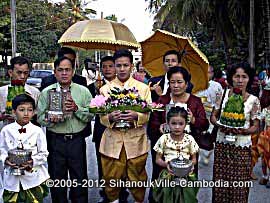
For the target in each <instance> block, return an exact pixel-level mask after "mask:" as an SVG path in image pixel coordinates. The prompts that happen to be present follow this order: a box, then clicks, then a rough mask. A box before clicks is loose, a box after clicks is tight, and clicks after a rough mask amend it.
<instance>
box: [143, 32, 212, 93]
mask: <svg viewBox="0 0 270 203" xmlns="http://www.w3.org/2000/svg"><path fill="white" fill-rule="evenodd" d="M141 47H142V64H143V66H144V67H145V68H146V69H147V70H148V71H149V72H150V74H151V75H152V76H160V75H164V74H165V72H164V68H163V55H164V54H165V52H166V51H169V50H177V51H179V52H180V54H181V56H182V57H181V65H182V66H183V67H184V68H186V69H187V70H188V71H189V72H190V74H191V82H192V84H193V85H194V88H193V92H197V91H199V90H204V89H206V88H207V87H208V65H209V63H208V60H207V58H206V56H205V55H204V54H203V53H202V52H201V51H200V50H199V49H198V48H197V47H196V45H195V44H194V43H193V42H192V41H191V40H190V39H189V38H187V37H182V36H179V35H176V34H173V33H170V32H167V31H164V30H156V31H155V33H154V34H153V35H152V36H150V37H149V38H148V39H146V40H145V41H143V42H141Z"/></svg>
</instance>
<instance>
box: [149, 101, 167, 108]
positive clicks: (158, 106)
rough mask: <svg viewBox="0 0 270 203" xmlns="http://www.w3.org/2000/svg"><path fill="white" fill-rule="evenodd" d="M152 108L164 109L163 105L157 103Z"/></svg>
mask: <svg viewBox="0 0 270 203" xmlns="http://www.w3.org/2000/svg"><path fill="white" fill-rule="evenodd" d="M151 106H152V108H162V107H164V105H163V104H157V103H155V102H153V103H152V104H151Z"/></svg>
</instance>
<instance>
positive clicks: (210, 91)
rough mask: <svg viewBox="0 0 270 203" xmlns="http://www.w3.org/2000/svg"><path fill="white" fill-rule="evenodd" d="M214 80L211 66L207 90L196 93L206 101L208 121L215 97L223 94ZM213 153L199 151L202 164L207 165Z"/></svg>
mask: <svg viewBox="0 0 270 203" xmlns="http://www.w3.org/2000/svg"><path fill="white" fill-rule="evenodd" d="M213 78H214V68H213V66H210V65H209V66H208V81H209V82H208V88H207V89H206V90H203V91H200V92H198V93H197V96H198V97H206V98H207V101H205V102H204V103H203V105H204V109H205V112H206V116H207V118H208V119H210V116H211V112H212V108H213V106H214V105H215V103H216V99H217V96H221V95H222V92H223V88H222V86H221V84H220V83H218V82H216V81H214V80H213ZM213 127H214V126H213V125H212V124H211V123H210V126H209V129H208V131H209V132H211V131H212V129H213ZM212 153H213V151H210V152H208V151H205V150H201V155H202V156H201V159H202V161H203V163H204V164H206V165H207V164H208V163H209V158H210V156H211V155H212Z"/></svg>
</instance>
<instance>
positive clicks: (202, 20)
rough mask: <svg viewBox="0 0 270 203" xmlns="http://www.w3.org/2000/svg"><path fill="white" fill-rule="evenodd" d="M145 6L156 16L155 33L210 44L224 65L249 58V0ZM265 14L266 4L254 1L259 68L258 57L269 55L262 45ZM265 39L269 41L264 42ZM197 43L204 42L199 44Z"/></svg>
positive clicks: (158, 1) (172, 0)
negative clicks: (220, 53)
mask: <svg viewBox="0 0 270 203" xmlns="http://www.w3.org/2000/svg"><path fill="white" fill-rule="evenodd" d="M148 2H149V9H150V11H151V12H154V13H156V16H155V24H154V28H155V29H156V28H161V29H165V30H168V31H171V32H175V33H178V34H180V35H185V36H189V37H191V38H193V39H194V40H196V41H197V42H198V44H199V45H206V44H205V43H206V42H207V41H211V42H212V41H213V44H212V43H211V44H212V45H213V46H215V48H216V49H217V50H220V48H221V49H223V50H224V54H225V55H224V56H225V64H226V65H230V64H232V63H234V62H236V61H240V60H247V59H248V56H249V54H252V53H251V52H249V49H248V47H249V39H251V37H252V30H251V29H250V27H251V26H250V21H253V20H252V19H251V18H250V8H251V6H250V5H253V4H249V3H250V2H251V0H250V1H246V0H148ZM251 3H252V2H251ZM267 9H268V11H267ZM267 13H269V0H258V1H256V4H254V16H253V17H254V23H253V26H255V28H254V30H256V32H254V34H253V36H254V43H253V44H254V45H255V48H254V50H255V63H256V64H261V62H262V56H263V55H264V54H265V53H266V52H267V50H269V52H270V49H267V48H266V47H265V45H264V44H263V43H265V44H269V43H268V42H269V38H270V34H266V33H267V31H266V30H267V29H268V28H267V27H269V26H268V25H269V22H270V20H269V18H267ZM251 16H252V15H251ZM202 32H204V33H205V32H206V34H207V36H208V37H209V38H210V39H207V40H206V39H205V38H200V37H198V36H200V33H202ZM268 33H270V32H268ZM249 34H250V36H249ZM266 36H269V38H268V39H266V38H267V37H266ZM201 39H204V40H206V41H203V42H201V41H200V40H201ZM262 39H265V42H262ZM266 41H268V42H266ZM212 45H211V47H212ZM268 47H269V46H268ZM199 48H201V47H199ZM208 48H210V47H208ZM212 48H213V47H212ZM212 48H211V49H212ZM209 53H210V52H209ZM264 57H265V56H264ZM208 58H211V57H208ZM265 58H266V57H265ZM268 58H269V57H268ZM223 60H224V58H223Z"/></svg>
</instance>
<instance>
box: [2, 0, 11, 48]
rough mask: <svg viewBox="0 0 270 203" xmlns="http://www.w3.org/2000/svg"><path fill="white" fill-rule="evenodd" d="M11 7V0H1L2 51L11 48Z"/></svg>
mask: <svg viewBox="0 0 270 203" xmlns="http://www.w3.org/2000/svg"><path fill="white" fill-rule="evenodd" d="M10 38H11V36H10V8H9V0H1V1H0V52H2V51H3V50H4V46H6V48H8V49H11V43H10Z"/></svg>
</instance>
